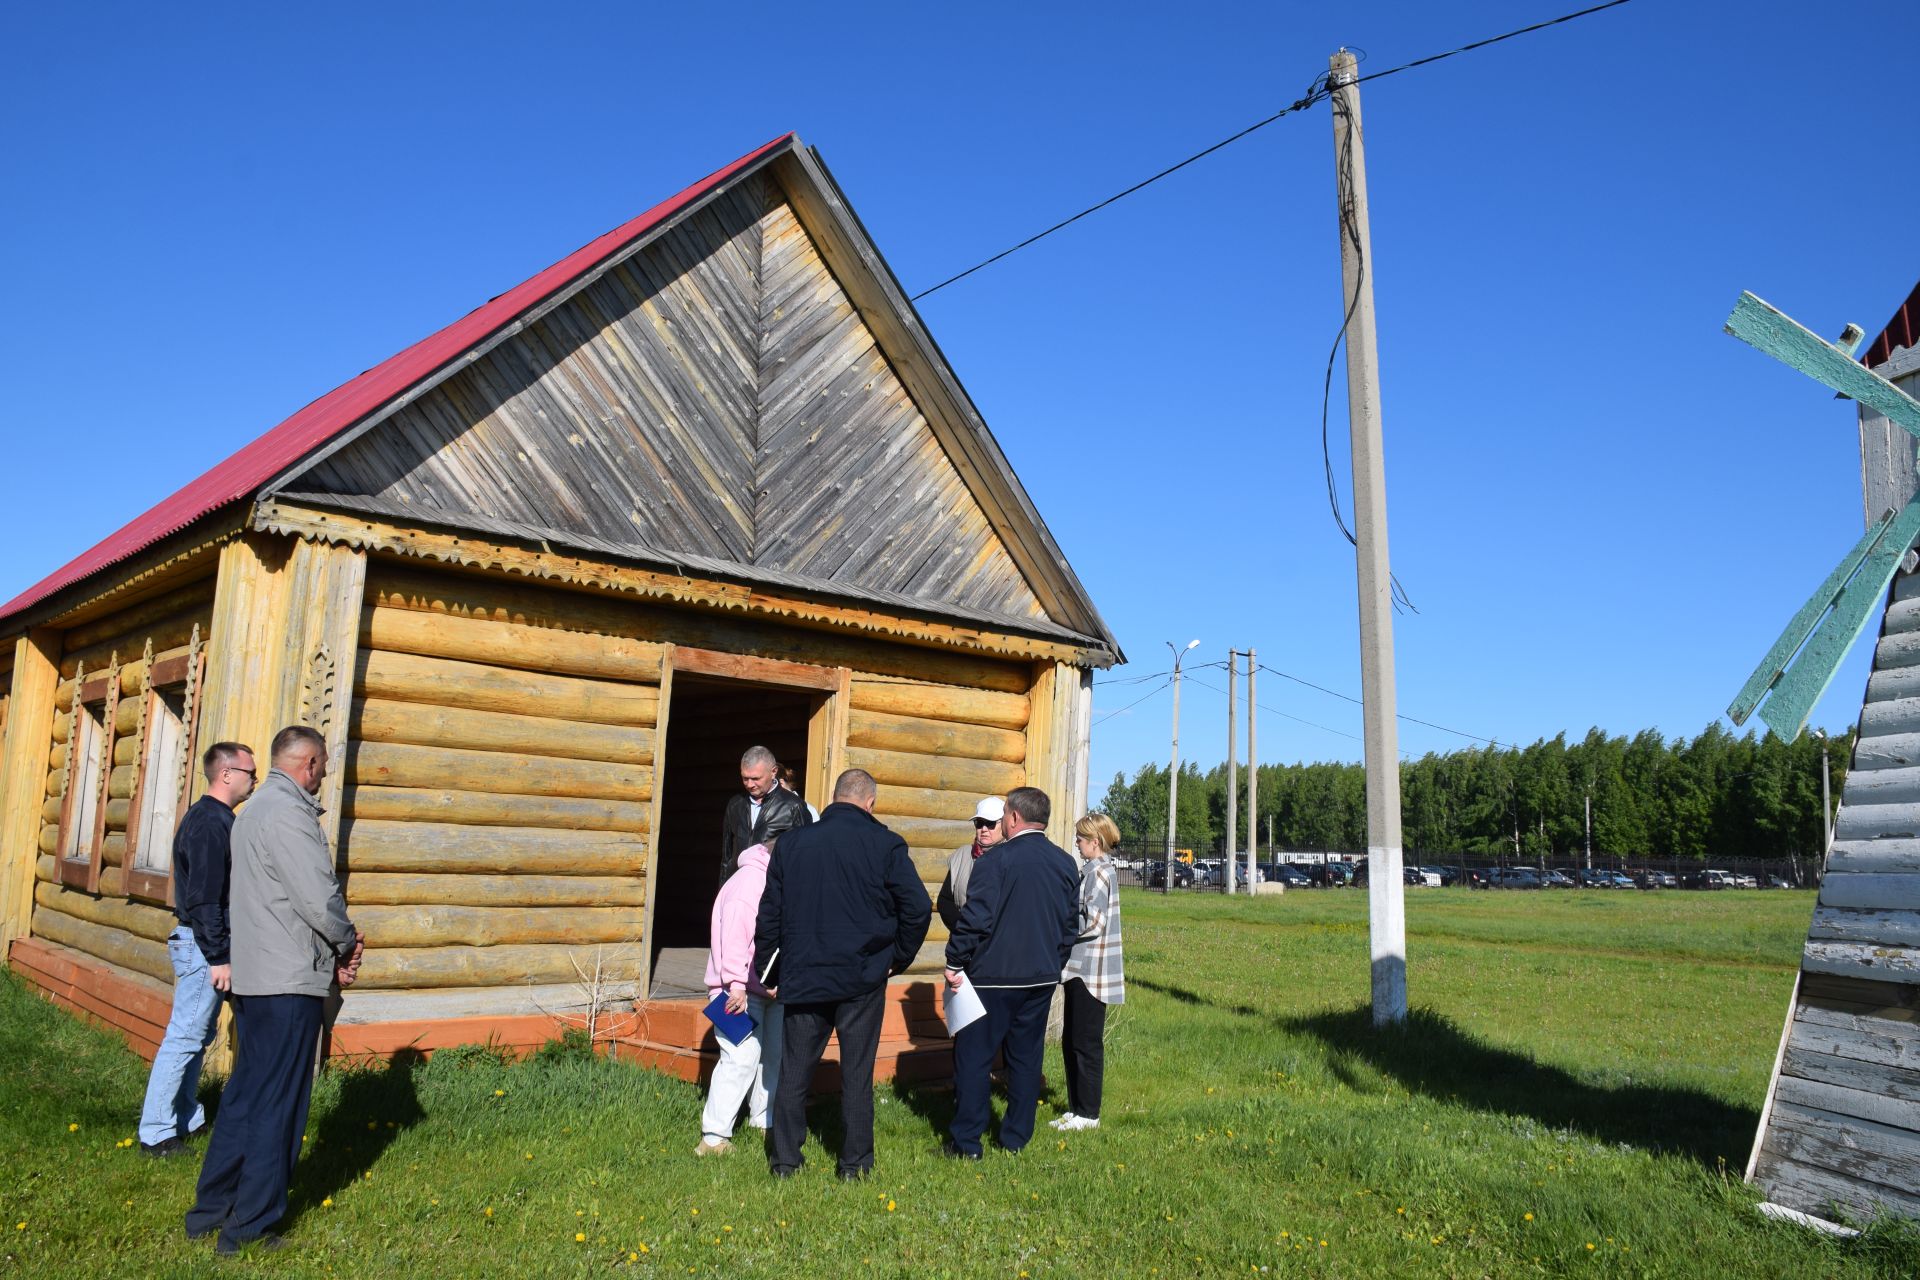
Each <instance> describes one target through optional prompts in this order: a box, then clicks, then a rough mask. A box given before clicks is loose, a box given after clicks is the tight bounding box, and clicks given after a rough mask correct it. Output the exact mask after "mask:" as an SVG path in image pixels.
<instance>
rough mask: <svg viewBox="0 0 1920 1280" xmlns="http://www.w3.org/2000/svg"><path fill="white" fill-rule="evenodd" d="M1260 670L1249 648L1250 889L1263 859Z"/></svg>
mask: <svg viewBox="0 0 1920 1280" xmlns="http://www.w3.org/2000/svg"><path fill="white" fill-rule="evenodd" d="M1257 670H1258V668H1257V667H1256V666H1255V660H1254V653H1253V650H1251V649H1249V650H1247V892H1248V893H1252V892H1253V886H1254V883H1255V881H1254V874H1255V867H1256V865H1257V864H1258V863H1259V861H1260V859H1259V857H1258V856H1257V855H1258V854H1259V852H1260V756H1259V754H1258V750H1257V748H1258V746H1259V741H1258V736H1257V730H1258V729H1259V717H1258V716H1257V715H1256V714H1255V710H1254V703H1253V680H1254V674H1255V672H1256V671H1257ZM1267 848H1268V850H1269V851H1271V850H1272V848H1273V818H1272V816H1271V815H1269V816H1268V818H1267Z"/></svg>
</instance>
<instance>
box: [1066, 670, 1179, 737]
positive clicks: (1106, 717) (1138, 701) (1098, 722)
mask: <svg viewBox="0 0 1920 1280" xmlns="http://www.w3.org/2000/svg"><path fill="white" fill-rule="evenodd" d="M1172 687H1173V681H1171V680H1168V681H1167V682H1166V683H1165V684H1162V685H1156V686H1154V687H1153V688H1151V689H1149V690H1147V691H1146V692H1145V693H1143V694H1141V695H1140V696H1139V697H1138V698H1135V699H1134V700H1133V701H1132V702H1129V703H1128V704H1127V705H1126V706H1124V707H1116V708H1114V709H1113V710H1112V711H1109V712H1107V714H1105V715H1103V716H1101V717H1100V718H1099V719H1098V720H1095V721H1094V722H1093V724H1090V725H1088V726H1087V728H1088V729H1089V730H1092V729H1094V728H1096V727H1098V726H1099V725H1103V724H1105V723H1106V722H1107V721H1109V720H1111V719H1113V718H1114V717H1115V716H1117V715H1119V714H1120V713H1121V712H1122V711H1131V710H1133V709H1134V708H1135V707H1137V706H1139V705H1140V704H1141V703H1143V702H1145V701H1146V700H1147V699H1148V698H1151V697H1152V696H1153V695H1154V694H1156V693H1159V692H1161V691H1162V690H1166V689H1171V688H1172Z"/></svg>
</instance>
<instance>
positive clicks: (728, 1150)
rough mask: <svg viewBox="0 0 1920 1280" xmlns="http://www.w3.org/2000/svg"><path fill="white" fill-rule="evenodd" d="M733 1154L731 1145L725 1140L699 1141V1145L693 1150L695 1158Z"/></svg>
mask: <svg viewBox="0 0 1920 1280" xmlns="http://www.w3.org/2000/svg"><path fill="white" fill-rule="evenodd" d="M732 1153H733V1144H732V1143H731V1142H728V1141H727V1140H726V1139H725V1138H706V1137H703V1138H701V1139H700V1145H699V1146H697V1147H695V1148H694V1149H693V1154H695V1155H696V1156H724V1155H731V1154H732Z"/></svg>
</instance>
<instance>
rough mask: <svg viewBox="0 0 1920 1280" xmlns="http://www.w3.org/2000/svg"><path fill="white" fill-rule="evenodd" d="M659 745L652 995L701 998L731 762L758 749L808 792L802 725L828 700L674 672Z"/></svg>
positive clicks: (731, 791)
mask: <svg viewBox="0 0 1920 1280" xmlns="http://www.w3.org/2000/svg"><path fill="white" fill-rule="evenodd" d="M669 697H670V698H671V705H670V707H669V708H668V711H667V735H666V737H667V740H666V744H665V749H664V750H663V751H662V752H661V755H660V761H659V768H658V770H657V772H656V775H655V777H656V779H657V781H658V785H659V786H660V788H661V791H660V835H659V839H658V842H657V845H656V848H655V854H654V861H653V874H654V876H655V878H656V883H655V886H654V892H653V921H652V926H653V927H652V935H653V937H652V960H653V963H652V968H651V972H652V975H653V978H652V982H651V984H650V987H651V989H650V991H649V995H650V996H651V997H652V998H655V999H662V998H674V997H679V996H696V995H704V994H705V993H706V986H705V982H704V974H705V971H706V963H707V933H708V928H709V925H710V919H711V915H712V911H713V898H714V894H715V893H716V892H717V891H718V890H719V888H720V839H721V825H722V820H723V818H724V815H725V812H726V807H727V801H728V800H730V799H731V798H732V797H733V796H735V795H736V794H738V793H739V791H740V757H741V755H742V754H743V753H744V752H745V751H746V749H747V748H748V747H751V746H754V745H756V744H757V745H760V746H763V747H766V748H767V749H768V750H769V751H771V752H773V754H774V755H775V756H776V757H777V758H778V759H779V761H780V763H781V765H782V766H791V767H792V768H793V770H794V774H795V785H796V786H797V787H799V788H800V791H801V798H802V799H803V800H807V801H810V802H812V804H813V805H814V807H815V808H818V807H820V805H821V804H822V799H821V798H820V797H818V796H813V795H808V794H807V781H808V778H809V776H810V771H809V769H808V767H807V766H808V764H809V763H810V762H809V760H808V756H807V753H808V727H809V725H810V724H811V722H812V721H813V718H814V716H815V714H816V713H817V712H818V711H819V710H820V708H821V706H822V704H824V703H825V701H826V699H827V694H825V693H824V692H821V691H819V690H815V689H794V688H783V687H780V686H777V685H767V684H758V683H753V682H750V681H746V680H738V679H726V678H722V677H716V676H704V675H696V674H692V673H688V672H681V671H676V672H675V674H674V678H673V684H672V692H671V694H670V695H669Z"/></svg>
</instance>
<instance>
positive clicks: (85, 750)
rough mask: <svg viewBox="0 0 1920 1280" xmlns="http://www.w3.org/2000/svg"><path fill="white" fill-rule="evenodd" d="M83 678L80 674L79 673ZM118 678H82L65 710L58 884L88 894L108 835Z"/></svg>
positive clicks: (95, 883)
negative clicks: (64, 777) (108, 793)
mask: <svg viewBox="0 0 1920 1280" xmlns="http://www.w3.org/2000/svg"><path fill="white" fill-rule="evenodd" d="M82 675H83V676H84V673H82ZM118 679H119V677H118V675H117V674H114V673H111V672H110V673H108V674H107V675H103V676H96V677H94V678H93V679H92V680H86V679H84V678H83V679H80V680H78V681H77V687H76V688H75V690H74V697H73V706H72V709H71V710H70V711H69V712H68V715H69V720H68V728H67V784H66V791H65V793H64V797H63V799H62V801H61V806H60V857H59V871H60V882H61V883H62V884H66V885H71V886H73V887H74V888H78V889H86V890H88V891H89V892H91V891H93V890H94V889H96V888H98V886H99V884H100V855H101V845H102V844H103V843H104V841H105V836H106V831H105V827H106V816H107V815H106V804H107V796H106V791H107V778H108V775H109V773H110V772H111V771H110V769H109V768H108V753H109V752H110V751H112V749H113V746H112V738H113V734H112V727H113V714H114V707H115V703H116V701H117V700H116V699H115V698H114V697H113V696H112V694H113V693H114V692H115V691H116V690H115V689H114V688H113V687H112V686H114V685H115V682H117V681H118Z"/></svg>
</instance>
